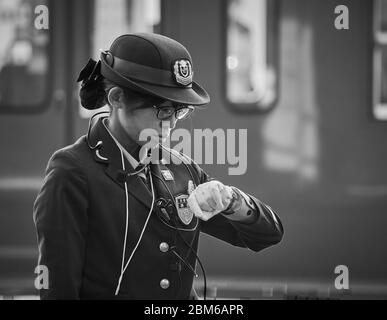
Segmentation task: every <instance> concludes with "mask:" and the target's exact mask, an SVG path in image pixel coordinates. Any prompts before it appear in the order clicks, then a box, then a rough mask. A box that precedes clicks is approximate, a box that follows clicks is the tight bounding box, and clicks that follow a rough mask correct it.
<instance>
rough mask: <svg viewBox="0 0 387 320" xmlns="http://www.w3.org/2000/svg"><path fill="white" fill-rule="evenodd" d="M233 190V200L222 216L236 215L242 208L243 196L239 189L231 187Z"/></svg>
mask: <svg viewBox="0 0 387 320" xmlns="http://www.w3.org/2000/svg"><path fill="white" fill-rule="evenodd" d="M231 189H232V198H231V201H230V204H229V205H228V206H227V208H226V210H224V211H222V214H224V215H226V216H228V215H231V214H234V213H235V212H236V211H238V210H239V209H240V208H241V207H242V196H241V195H240V193H239V192H238V189H236V188H234V187H231Z"/></svg>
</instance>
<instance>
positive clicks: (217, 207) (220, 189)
mask: <svg viewBox="0 0 387 320" xmlns="http://www.w3.org/2000/svg"><path fill="white" fill-rule="evenodd" d="M192 189H193V182H192V181H191V180H190V181H189V182H188V193H189V197H188V200H187V202H188V207H189V208H190V209H191V210H192V212H193V214H194V215H195V216H196V217H197V218H199V219H202V220H204V221H207V220H208V219H210V218H212V217H213V216H215V215H217V214H218V213H219V212H222V211H224V210H226V208H227V207H228V205H229V204H230V201H231V199H232V194H233V191H232V189H231V187H229V186H225V185H224V184H223V183H221V182H219V181H209V182H206V183H203V184H200V185H198V187H197V188H196V189H195V190H192Z"/></svg>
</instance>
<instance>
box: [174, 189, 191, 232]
mask: <svg viewBox="0 0 387 320" xmlns="http://www.w3.org/2000/svg"><path fill="white" fill-rule="evenodd" d="M187 199H188V195H186V194H182V195H180V196H178V197H176V198H175V204H176V208H177V214H178V215H179V218H180V220H181V221H182V222H183V223H184V224H185V225H189V224H190V223H191V221H192V218H193V212H192V211H191V209H190V208H188V202H187Z"/></svg>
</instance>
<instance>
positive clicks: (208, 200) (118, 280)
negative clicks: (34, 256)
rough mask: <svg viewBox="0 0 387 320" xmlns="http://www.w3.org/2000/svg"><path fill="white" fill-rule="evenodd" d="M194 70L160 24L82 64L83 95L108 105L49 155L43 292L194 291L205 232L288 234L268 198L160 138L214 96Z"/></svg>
mask: <svg viewBox="0 0 387 320" xmlns="http://www.w3.org/2000/svg"><path fill="white" fill-rule="evenodd" d="M192 76H193V70H192V59H191V56H190V54H189V53H188V51H187V50H186V48H185V47H183V46H182V45H181V44H180V43H178V42H176V41H174V40H172V39H170V38H167V37H165V36H161V35H156V34H129V35H123V36H120V37H118V38H117V39H116V40H115V41H114V42H113V44H112V46H111V47H110V50H108V51H104V52H102V53H101V56H100V60H99V61H98V62H95V61H93V60H89V63H88V64H87V65H86V67H85V68H84V69H83V70H82V71H81V73H80V76H79V79H78V81H82V88H81V90H80V98H81V103H82V105H83V106H84V107H85V108H87V109H97V108H100V107H102V106H104V105H106V104H107V105H108V106H109V107H110V113H109V114H108V116H105V117H100V118H99V119H98V120H96V121H95V123H94V124H93V125H92V126H89V130H88V133H87V134H86V135H85V136H83V137H81V138H80V139H79V140H78V141H77V142H75V143H74V144H73V145H70V146H68V147H65V148H63V149H61V150H58V151H57V152H55V153H54V155H53V156H52V157H51V159H50V160H49V163H48V167H47V170H46V178H45V180H44V185H43V187H42V189H41V191H40V193H39V195H38V197H37V199H36V201H35V204H34V221H35V225H36V230H37V236H38V242H39V252H40V256H39V265H45V266H47V268H48V270H49V286H48V289H42V290H41V292H40V294H41V298H42V299H105V298H115V297H116V298H121V299H189V298H192V293H191V289H192V284H193V277H194V276H195V275H196V270H195V263H196V260H197V259H198V257H197V254H196V251H197V248H198V240H199V234H200V232H205V233H207V234H210V235H212V236H214V237H217V238H219V239H221V240H223V241H226V242H228V243H230V244H232V245H234V246H239V247H244V248H250V249H251V250H254V251H259V250H262V249H264V248H266V247H268V246H270V245H273V244H276V243H278V242H279V241H280V240H281V238H282V234H283V229H282V225H281V222H280V220H279V218H278V217H277V216H276V214H275V213H274V212H273V211H272V210H271V209H270V208H269V207H268V206H267V205H265V204H263V203H262V202H261V201H259V200H258V199H256V198H255V197H253V196H250V195H246V194H245V193H243V192H242V191H240V190H239V189H237V188H235V187H229V186H226V185H224V184H222V183H221V182H219V181H216V180H211V179H210V178H209V176H208V175H207V174H206V173H205V172H203V170H202V169H201V168H200V167H199V166H198V165H197V164H195V163H193V162H192V161H191V159H189V158H188V157H186V156H185V155H183V154H181V153H178V152H175V151H174V150H170V149H168V148H165V147H163V146H162V143H163V141H164V140H165V139H166V138H167V137H168V135H169V133H170V131H171V130H172V129H173V128H174V127H175V125H176V122H177V121H178V120H181V119H184V118H186V117H187V116H188V115H189V114H190V113H191V112H193V111H194V106H199V105H204V104H207V103H208V102H209V101H210V99H209V96H208V94H207V93H206V91H205V90H204V89H203V88H202V87H200V86H199V85H198V84H197V83H196V82H194V81H193V79H192ZM91 122H92V121H91ZM147 129H151V130H153V132H156V134H154V135H152V136H150V137H149V138H150V142H151V144H149V139H148V140H147V141H142V140H143V139H140V135H141V132H143V131H144V130H147ZM145 144H147V146H148V149H146V151H145V152H144V148H142V147H143V146H145ZM149 145H151V147H149ZM156 150H157V151H158V152H159V157H158V160H160V161H154V157H151V156H152V155H153V154H155V152H156ZM171 158H174V159H178V160H180V162H178V161H169V162H168V161H164V160H165V159H171ZM152 159H153V160H152ZM150 160H152V162H150ZM198 261H199V264H200V265H201V267H203V266H202V264H201V262H200V260H198ZM203 271H204V270H203ZM204 280H205V278H204Z"/></svg>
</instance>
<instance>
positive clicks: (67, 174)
mask: <svg viewBox="0 0 387 320" xmlns="http://www.w3.org/2000/svg"><path fill="white" fill-rule="evenodd" d="M87 192H88V190H87V182H86V178H85V176H84V175H83V173H82V170H81V168H80V166H79V165H78V164H77V161H76V160H75V158H74V157H72V155H71V154H70V153H69V152H68V151H63V150H62V151H58V152H56V153H55V154H54V155H53V156H52V158H51V159H50V161H49V163H48V166H47V169H46V176H45V179H44V183H43V186H42V188H41V190H40V192H39V194H38V196H37V198H36V200H35V203H34V208H33V218H34V223H35V226H36V231H37V238H38V246H39V262H38V264H39V265H44V266H46V267H47V268H48V274H49V281H48V289H41V290H40V297H41V299H79V294H80V288H81V285H82V268H83V263H84V258H85V237H86V234H87V226H88V217H87V208H88V201H87Z"/></svg>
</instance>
